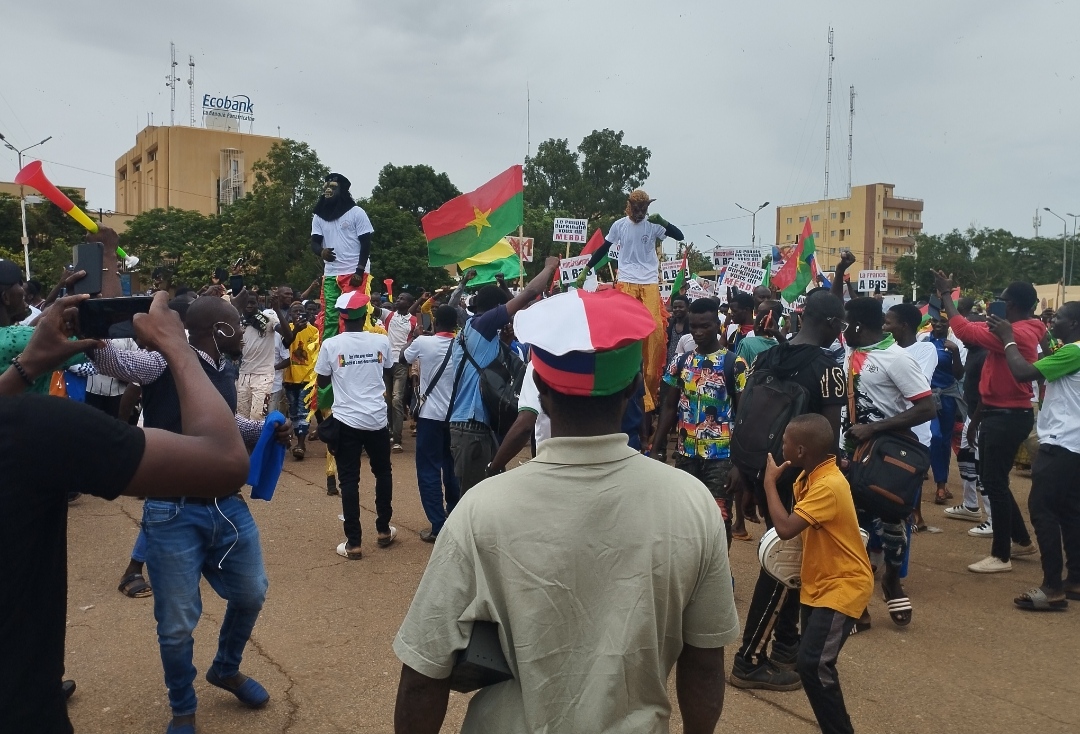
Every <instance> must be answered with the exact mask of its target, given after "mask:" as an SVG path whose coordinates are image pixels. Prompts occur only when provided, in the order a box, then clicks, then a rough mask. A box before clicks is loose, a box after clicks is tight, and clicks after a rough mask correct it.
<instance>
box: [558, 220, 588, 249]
mask: <svg viewBox="0 0 1080 734" xmlns="http://www.w3.org/2000/svg"><path fill="white" fill-rule="evenodd" d="M588 230H589V220H587V219H563V218H562V217H558V218H556V219H555V231H554V233H553V234H552V235H551V241H552V242H579V243H581V244H583V245H584V244H585V243H586V242H587V241H588V239H589V238H588V237H587V236H586V235H588V233H589V231H588Z"/></svg>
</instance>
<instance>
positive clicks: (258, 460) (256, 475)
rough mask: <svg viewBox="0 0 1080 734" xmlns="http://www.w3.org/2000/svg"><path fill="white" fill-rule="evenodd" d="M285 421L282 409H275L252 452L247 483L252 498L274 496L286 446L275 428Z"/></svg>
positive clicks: (267, 499) (260, 498)
mask: <svg viewBox="0 0 1080 734" xmlns="http://www.w3.org/2000/svg"><path fill="white" fill-rule="evenodd" d="M284 422H285V416H283V415H282V414H281V412H280V411H277V410H275V411H273V412H272V413H270V415H268V416H266V422H265V423H263V429H262V435H261V436H259V442H258V443H257V444H255V450H254V451H252V452H251V466H250V468H249V469H248V478H247V483H248V484H250V485H251V499H253V500H266V501H267V502H269V501H270V498H271V497H273V496H274V490H275V489H277V482H278V477H280V476H281V467H282V466H283V465H284V464H285V447H284V446H283V445H282V444H280V443H278V441H277V440H276V439H275V438H274V430H275V429H276V428H277V427H278V426H280V425H282V424H283V423H284Z"/></svg>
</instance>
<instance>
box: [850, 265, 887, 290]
mask: <svg viewBox="0 0 1080 734" xmlns="http://www.w3.org/2000/svg"><path fill="white" fill-rule="evenodd" d="M858 290H859V292H860V293H873V292H874V291H881V292H882V293H884V292H885V291H887V290H889V273H888V272H887V271H885V270H860V271H859V288H858Z"/></svg>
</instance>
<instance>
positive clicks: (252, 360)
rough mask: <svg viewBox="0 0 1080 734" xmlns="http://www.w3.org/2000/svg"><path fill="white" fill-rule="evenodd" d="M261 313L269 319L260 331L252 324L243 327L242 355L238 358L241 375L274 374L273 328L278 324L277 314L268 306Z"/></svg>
mask: <svg viewBox="0 0 1080 734" xmlns="http://www.w3.org/2000/svg"><path fill="white" fill-rule="evenodd" d="M262 314H263V315H264V316H265V317H266V318H268V319H269V320H270V322H269V323H268V324H267V325H266V328H265V329H263V331H262V333H259V330H258V329H257V328H255V327H254V326H245V327H244V356H243V359H241V360H240V374H241V375H272V374H274V333H275V331H274V329H275V328H276V327H277V325H278V317H277V314H276V313H274V309H272V308H268V309H266V310H265V311H263V312H262Z"/></svg>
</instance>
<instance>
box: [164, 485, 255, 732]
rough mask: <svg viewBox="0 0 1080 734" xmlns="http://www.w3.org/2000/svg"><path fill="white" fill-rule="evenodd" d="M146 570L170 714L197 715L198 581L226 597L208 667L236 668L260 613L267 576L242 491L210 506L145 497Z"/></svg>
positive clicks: (221, 671)
mask: <svg viewBox="0 0 1080 734" xmlns="http://www.w3.org/2000/svg"><path fill="white" fill-rule="evenodd" d="M143 530H144V531H145V533H146V570H147V571H149V572H150V578H152V579H153V580H154V581H153V583H154V618H155V619H156V620H157V634H158V646H159V647H160V648H161V665H162V668H163V669H164V672H165V686H166V687H167V688H168V689H169V705H170V706H171V707H172V711H173V715H174V716H185V715H187V714H193V713H195V709H196V708H197V707H198V701H197V699H196V697H195V688H194V687H193V686H192V683H193V681H194V680H195V665H194V664H193V662H192V652H193V649H194V645H195V641H194V639H193V638H192V632H193V631H194V630H195V625H196V624H198V622H199V617H201V616H202V597H201V595H200V591H199V579H200V577H205V578H206V580H207V581H208V582H209V583H210V586H211V588H213V589H214V591H215V592H217V594H218V595H219V596H220V597H222V598H223V599H225V600H226V601H227V602H228V605H227V606H226V608H225V617H224V619H223V620H222V623H221V632H220V634H219V636H218V649H217V655H216V656H215V657H214V663H213V670H214V672H215V674H217V675H218V676H219V677H221V678H229V677H231V676H233V675H236V674H237V673H238V672H239V671H240V663H241V660H242V658H243V654H244V646H245V645H246V644H247V641H248V639H249V638H250V637H251V630H252V629H254V627H255V621H256V620H257V619H258V618H259V612H260V611H261V610H262V606H263V602H264V601H265V599H266V588H267V585H268V581H267V578H266V570H265V568H264V567H263V558H262V548H261V547H260V545H259V529H258V527H256V525H255V520H254V518H252V517H251V512H250V511H249V510H248V506H247V503H246V502H245V501H244V499H243V498H242V497H241V496H240V495H239V494H235V495H232V496H231V497H226V498H224V499H220V500H218V501H217V502H216V503H214V504H210V505H202V504H187V503H186V502H184V501H180V502H169V501H165V500H157V499H148V500H146V502H144V503H143Z"/></svg>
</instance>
